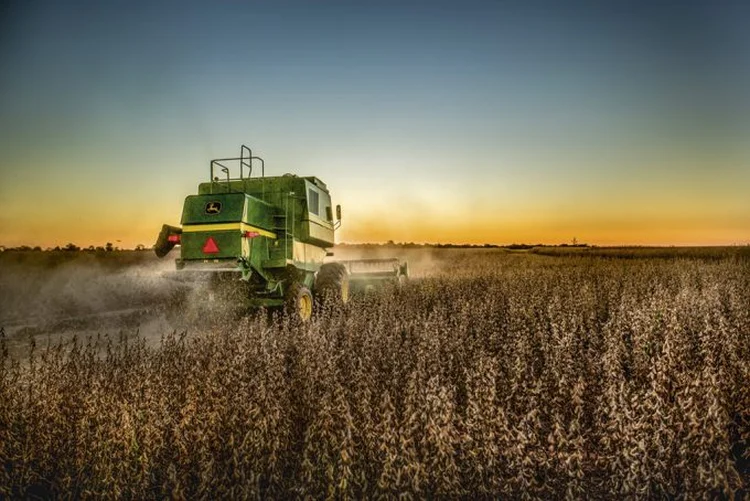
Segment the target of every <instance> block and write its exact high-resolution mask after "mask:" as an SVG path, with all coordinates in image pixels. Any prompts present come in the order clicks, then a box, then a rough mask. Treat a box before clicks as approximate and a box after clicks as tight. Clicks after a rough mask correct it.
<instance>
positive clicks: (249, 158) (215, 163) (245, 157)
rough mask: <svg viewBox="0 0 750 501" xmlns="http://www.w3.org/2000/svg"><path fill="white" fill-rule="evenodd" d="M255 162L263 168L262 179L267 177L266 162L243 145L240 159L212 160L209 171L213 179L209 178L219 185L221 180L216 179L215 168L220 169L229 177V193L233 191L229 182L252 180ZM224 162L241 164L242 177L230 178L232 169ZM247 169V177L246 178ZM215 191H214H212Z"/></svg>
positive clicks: (227, 180)
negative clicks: (258, 162)
mask: <svg viewBox="0 0 750 501" xmlns="http://www.w3.org/2000/svg"><path fill="white" fill-rule="evenodd" d="M253 160H258V161H260V167H261V177H262V178H265V177H266V162H265V160H263V159H262V158H261V157H258V156H254V155H253V150H251V149H250V148H249V147H247V146H246V145H244V144H243V145H242V146H241V147H240V156H239V157H232V158H214V159H213V160H211V162H210V164H209V171H210V175H211V177H210V178H209V179H210V180H211V183H212V184H213V183H218V182H219V178H218V177H214V171H215V167H220V168H221V171H222V172H223V173H225V174H226V175H227V179H226V182H227V191H231V187H230V185H229V182H230V181H232V180H237V179H239V180H243V179H250V178H251V177H252V175H253ZM222 162H239V164H240V177H239V178H232V177H231V176H230V172H229V171H230V169H229V167H228V166H227V165H224V163H222ZM245 167H247V170H248V172H247V177H245ZM212 191H213V189H212Z"/></svg>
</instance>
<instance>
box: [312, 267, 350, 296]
mask: <svg viewBox="0 0 750 501" xmlns="http://www.w3.org/2000/svg"><path fill="white" fill-rule="evenodd" d="M315 298H316V299H317V300H318V302H319V303H320V305H322V306H327V305H332V306H341V305H344V304H346V303H347V302H349V273H348V272H347V271H346V267H345V266H344V265H343V264H341V263H326V264H324V265H323V266H321V267H320V271H318V276H317V277H316V278H315Z"/></svg>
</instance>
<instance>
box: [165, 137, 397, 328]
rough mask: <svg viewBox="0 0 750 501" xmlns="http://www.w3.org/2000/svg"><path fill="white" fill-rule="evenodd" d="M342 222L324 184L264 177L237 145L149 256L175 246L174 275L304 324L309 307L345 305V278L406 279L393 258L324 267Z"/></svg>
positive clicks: (244, 149) (297, 178)
mask: <svg viewBox="0 0 750 501" xmlns="http://www.w3.org/2000/svg"><path fill="white" fill-rule="evenodd" d="M254 165H255V166H257V165H260V173H254V172H253V167H254ZM254 174H255V175H254ZM233 175H235V176H236V175H239V177H232V176H233ZM334 216H335V219H334ZM340 225H341V206H338V205H337V206H336V208H335V214H334V208H333V205H332V203H331V195H330V193H329V191H328V187H327V186H326V184H325V183H324V182H323V181H321V180H320V179H318V178H317V177H313V176H310V177H300V176H297V175H294V174H284V175H282V176H268V177H267V176H266V175H265V162H264V160H263V159H262V158H260V157H257V156H254V155H253V153H252V151H251V150H250V148H248V147H247V146H244V145H243V146H242V147H241V149H240V156H239V157H236V158H220V159H214V160H211V162H210V178H209V181H208V182H205V183H201V184H199V185H198V194H196V195H189V196H188V197H186V198H185V203H184V206H183V210H182V220H181V226H179V227H178V226H170V225H166V224H165V225H164V226H163V227H162V230H161V232H160V233H159V237H158V239H157V242H156V244H155V245H154V251H155V253H156V255H157V256H159V257H164V256H166V255H167V254H168V253H169V252H170V251H171V250H172V249H173V248H174V247H175V246H177V245H179V247H180V257H179V258H177V259H176V261H175V263H176V272H175V275H177V276H179V278H181V279H183V278H189V277H191V276H193V277H196V278H197V277H201V278H208V279H209V281H210V282H211V283H212V284H214V285H215V286H216V284H224V285H229V289H231V290H232V291H233V296H232V297H233V298H235V299H237V300H240V301H241V302H242V303H243V306H247V307H285V308H286V309H287V311H288V312H289V313H291V314H293V315H294V316H297V317H298V318H300V319H301V320H308V319H309V318H310V316H311V315H312V311H313V306H314V304H315V303H319V304H325V303H332V304H344V303H346V302H347V301H348V299H349V289H350V281H351V282H352V284H353V285H355V286H356V285H358V284H367V285H366V287H371V286H372V284H375V283H379V282H382V281H396V282H400V281H402V280H404V279H405V278H406V277H407V276H408V266H407V265H406V263H401V262H399V261H398V260H361V261H344V262H335V261H334V262H325V263H324V259H325V258H326V256H331V255H332V253H331V252H330V251H329V249H330V248H331V247H333V245H334V231H335V230H336V229H337V228H338V227H339V226H340ZM360 268H361V269H362V270H363V271H358V270H359V269H360ZM238 291H239V293H238Z"/></svg>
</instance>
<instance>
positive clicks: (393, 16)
mask: <svg viewBox="0 0 750 501" xmlns="http://www.w3.org/2000/svg"><path fill="white" fill-rule="evenodd" d="M748 19H750V3H748V2H728V1H723V2H722V1H693V0H685V1H679V2H678V1H673V2H669V1H659V0H654V1H648V2H646V1H630V2H615V1H612V2H596V1H588V2H586V1H572V2H562V1H552V0H547V1H534V0H532V1H492V2H472V1H461V2H459V1H455V2H443V1H440V0H433V1H419V2H415V1H399V2H391V1H388V0H379V1H372V2H356V1H351V0H349V1H325V0H319V1H285V0H280V1H272V2H268V1H265V2H248V1H245V2H243V1H210V2H209V1H206V2H189V1H180V2H176V1H175V2H161V1H138V0H135V1H127V2H126V1H107V0H96V1H64V2H63V1H59V0H55V1H33V0H32V1H16V2H14V1H6V2H2V3H0V207H2V211H0V245H5V246H15V245H21V244H28V245H41V246H43V247H46V246H54V245H65V244H66V243H68V242H74V243H76V244H78V245H81V246H88V245H103V244H104V243H105V242H108V241H109V242H117V245H119V246H122V247H133V246H135V245H136V244H145V245H147V246H149V245H151V244H152V243H153V242H154V241H155V238H156V235H157V233H158V231H159V229H160V227H161V224H162V223H170V224H178V223H179V220H180V213H181V210H182V201H183V199H184V197H185V196H186V195H188V194H191V193H195V192H196V189H197V184H198V183H199V182H204V181H206V180H207V179H208V176H209V174H208V166H209V160H210V159H212V158H219V157H228V156H237V155H238V154H239V147H240V145H241V144H247V145H249V146H250V147H251V148H252V149H253V153H254V154H256V155H260V156H262V157H263V158H264V159H265V162H266V174H268V175H280V174H284V173H287V172H291V173H296V174H298V175H314V176H317V177H319V178H320V179H322V180H323V181H324V182H326V183H327V185H328V187H329V188H330V190H331V193H332V196H333V199H334V203H339V204H341V205H342V207H343V209H342V211H343V224H342V227H341V229H340V230H339V231H338V234H337V240H338V241H339V242H383V241H387V240H394V241H404V242H443V243H447V242H454V243H479V244H481V243H496V244H509V243H521V242H524V243H548V244H555V243H563V242H567V243H570V242H572V241H573V239H576V241H578V242H586V243H590V244H596V245H733V244H740V245H746V244H750V140H749V139H750V29H748Z"/></svg>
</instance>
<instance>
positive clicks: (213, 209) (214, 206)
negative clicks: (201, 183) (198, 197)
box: [206, 202, 221, 214]
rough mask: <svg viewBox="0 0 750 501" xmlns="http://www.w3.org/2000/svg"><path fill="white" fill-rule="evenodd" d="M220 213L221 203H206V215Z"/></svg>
mask: <svg viewBox="0 0 750 501" xmlns="http://www.w3.org/2000/svg"><path fill="white" fill-rule="evenodd" d="M219 212H221V202H208V203H207V204H206V214H218V213H219Z"/></svg>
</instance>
